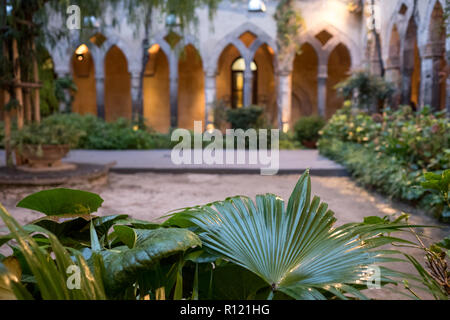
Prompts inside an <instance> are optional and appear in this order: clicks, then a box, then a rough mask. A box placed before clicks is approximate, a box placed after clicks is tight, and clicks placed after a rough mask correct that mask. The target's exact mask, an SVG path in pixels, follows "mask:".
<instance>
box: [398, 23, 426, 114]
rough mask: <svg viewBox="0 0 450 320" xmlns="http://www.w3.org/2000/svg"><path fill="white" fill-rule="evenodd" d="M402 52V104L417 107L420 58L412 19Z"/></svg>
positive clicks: (414, 24) (415, 26) (407, 29)
mask: <svg viewBox="0 0 450 320" xmlns="http://www.w3.org/2000/svg"><path fill="white" fill-rule="evenodd" d="M403 43H404V44H403V52H402V74H403V90H402V104H405V105H411V106H412V107H413V108H414V109H415V108H417V106H418V105H419V100H420V83H421V64H422V63H421V56H420V50H419V44H418V35H417V24H416V21H415V19H414V17H411V19H410V20H409V22H408V26H407V28H406V33H405V38H404V41H403Z"/></svg>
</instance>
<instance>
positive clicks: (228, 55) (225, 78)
mask: <svg viewBox="0 0 450 320" xmlns="http://www.w3.org/2000/svg"><path fill="white" fill-rule="evenodd" d="M241 56H242V55H241V52H240V51H239V50H238V49H237V48H236V47H235V46H234V45H233V44H229V45H228V46H227V47H226V48H225V49H224V50H223V52H222V54H221V55H220V57H219V60H218V64H217V76H216V99H217V100H218V101H222V102H224V103H225V104H226V105H228V106H231V71H230V70H231V65H232V64H233V62H234V61H236V59H238V58H239V57H241Z"/></svg>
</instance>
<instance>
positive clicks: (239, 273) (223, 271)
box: [199, 264, 269, 300]
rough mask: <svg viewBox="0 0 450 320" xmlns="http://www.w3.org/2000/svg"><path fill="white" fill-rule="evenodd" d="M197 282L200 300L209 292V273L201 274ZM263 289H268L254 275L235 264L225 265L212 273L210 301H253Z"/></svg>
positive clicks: (265, 284)
mask: <svg viewBox="0 0 450 320" xmlns="http://www.w3.org/2000/svg"><path fill="white" fill-rule="evenodd" d="M199 281H200V285H201V289H202V292H201V293H200V297H201V298H202V297H204V296H205V295H206V294H207V292H208V290H209V288H208V286H209V282H210V275H209V273H203V274H201V275H200V279H199ZM263 288H269V286H268V285H267V283H265V282H264V281H263V280H262V279H261V278H259V277H258V276H256V275H255V274H254V273H252V272H250V271H248V270H247V269H244V268H242V267H239V266H237V265H235V264H227V265H226V266H223V267H220V268H216V269H215V270H214V271H213V282H212V293H213V296H212V299H215V300H254V299H255V297H256V294H257V292H258V291H259V290H261V289H263Z"/></svg>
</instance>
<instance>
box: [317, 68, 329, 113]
mask: <svg viewBox="0 0 450 320" xmlns="http://www.w3.org/2000/svg"><path fill="white" fill-rule="evenodd" d="M327 83H328V65H326V64H325V65H320V66H319V74H318V75H317V110H318V112H319V115H320V116H321V117H323V118H325V117H326V110H327Z"/></svg>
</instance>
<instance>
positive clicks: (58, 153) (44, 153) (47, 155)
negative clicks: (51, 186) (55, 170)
mask: <svg viewBox="0 0 450 320" xmlns="http://www.w3.org/2000/svg"><path fill="white" fill-rule="evenodd" d="M69 151H70V146H69V145H67V144H64V145H42V146H41V148H39V146H37V145H31V144H27V145H24V146H23V149H22V150H21V153H20V154H21V156H22V158H23V159H24V160H25V161H26V163H28V165H29V166H30V167H33V168H48V167H57V166H59V165H61V159H62V158H64V157H65V156H66V155H67V153H69Z"/></svg>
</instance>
